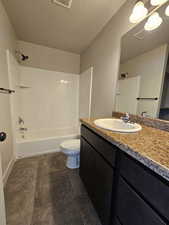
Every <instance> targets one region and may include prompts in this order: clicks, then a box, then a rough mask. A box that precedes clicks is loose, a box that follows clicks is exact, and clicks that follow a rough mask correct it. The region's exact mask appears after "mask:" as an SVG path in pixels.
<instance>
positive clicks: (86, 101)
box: [79, 67, 93, 118]
mask: <svg viewBox="0 0 169 225" xmlns="http://www.w3.org/2000/svg"><path fill="white" fill-rule="evenodd" d="M92 80H93V68H92V67H91V68H89V69H88V70H86V71H84V72H83V73H81V74H80V78H79V117H80V118H90V116H91V95H92Z"/></svg>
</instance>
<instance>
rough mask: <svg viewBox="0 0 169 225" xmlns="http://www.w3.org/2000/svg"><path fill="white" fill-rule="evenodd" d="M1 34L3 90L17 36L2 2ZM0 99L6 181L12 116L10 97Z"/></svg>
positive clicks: (0, 80) (0, 150)
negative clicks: (7, 54)
mask: <svg viewBox="0 0 169 225" xmlns="http://www.w3.org/2000/svg"><path fill="white" fill-rule="evenodd" d="M0 34H1V35H0V86H1V87H3V88H8V87H9V80H8V67H7V58H6V50H7V49H10V51H11V52H12V53H13V50H14V49H15V45H16V36H15V32H14V30H13V28H12V26H11V24H10V21H9V18H8V16H7V13H6V11H5V9H4V7H3V4H2V1H0ZM0 98H1V101H0V102H1V116H0V129H1V131H5V132H6V133H7V135H8V139H7V140H6V142H4V143H3V144H2V143H0V153H1V156H2V172H3V177H4V179H6V177H7V176H6V175H7V174H8V168H9V165H10V162H11V161H12V160H13V159H14V153H13V137H12V126H11V114H10V96H9V95H3V94H0Z"/></svg>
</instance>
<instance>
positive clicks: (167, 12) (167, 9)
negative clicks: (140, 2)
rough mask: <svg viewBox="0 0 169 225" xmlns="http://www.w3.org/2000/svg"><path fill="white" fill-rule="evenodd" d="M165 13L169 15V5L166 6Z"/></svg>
mask: <svg viewBox="0 0 169 225" xmlns="http://www.w3.org/2000/svg"><path fill="white" fill-rule="evenodd" d="M165 14H166V16H169V5H168V6H167V8H166V10H165Z"/></svg>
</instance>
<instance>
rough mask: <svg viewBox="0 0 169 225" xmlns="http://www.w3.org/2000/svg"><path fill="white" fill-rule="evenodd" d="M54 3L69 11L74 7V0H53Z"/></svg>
mask: <svg viewBox="0 0 169 225" xmlns="http://www.w3.org/2000/svg"><path fill="white" fill-rule="evenodd" d="M52 2H53V3H55V4H57V5H60V6H63V7H65V8H69V9H70V8H71V5H72V0H52Z"/></svg>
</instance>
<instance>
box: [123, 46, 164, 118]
mask: <svg viewBox="0 0 169 225" xmlns="http://www.w3.org/2000/svg"><path fill="white" fill-rule="evenodd" d="M167 58H168V45H167V44H166V45H162V46H159V47H157V48H155V49H153V50H151V51H149V52H146V53H144V54H142V55H139V56H137V57H135V58H134V59H131V60H129V61H127V62H125V63H123V64H121V65H120V73H126V72H127V73H128V76H129V77H135V76H140V77H141V81H140V93H139V96H138V97H152V98H155V97H157V98H158V100H157V101H147V100H142V101H139V102H138V108H137V113H138V114H139V115H141V113H142V112H147V114H148V115H149V116H150V117H152V118H156V117H158V114H159V107H160V104H161V95H162V87H163V82H164V77H165V71H166V63H167Z"/></svg>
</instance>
